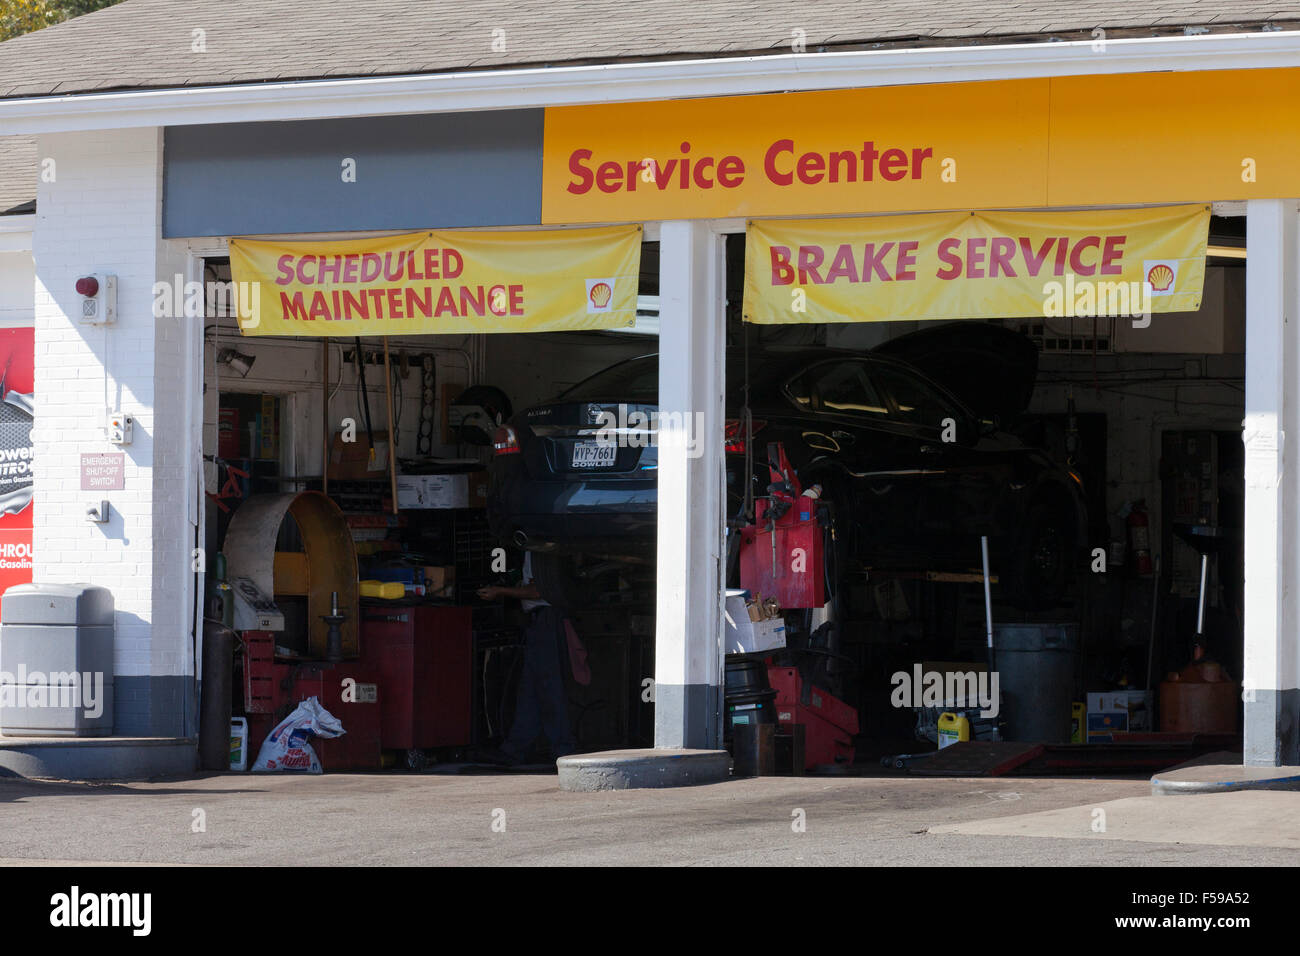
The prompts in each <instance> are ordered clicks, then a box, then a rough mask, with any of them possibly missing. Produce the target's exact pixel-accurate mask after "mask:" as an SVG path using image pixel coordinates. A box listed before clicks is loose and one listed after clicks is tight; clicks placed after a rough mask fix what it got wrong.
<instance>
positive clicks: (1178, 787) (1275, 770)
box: [1151, 754, 1300, 796]
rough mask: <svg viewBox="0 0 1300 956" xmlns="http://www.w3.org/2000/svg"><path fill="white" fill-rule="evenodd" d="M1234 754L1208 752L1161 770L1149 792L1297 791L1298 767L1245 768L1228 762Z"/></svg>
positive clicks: (1298, 780)
mask: <svg viewBox="0 0 1300 956" xmlns="http://www.w3.org/2000/svg"><path fill="white" fill-rule="evenodd" d="M1235 756H1236V754H1211V755H1209V756H1208V757H1203V758H1201V760H1200V761H1193V762H1191V763H1185V764H1180V765H1179V766H1177V767H1172V768H1170V769H1169V770H1162V771H1160V773H1158V774H1156V775H1155V776H1153V777H1152V778H1151V793H1152V794H1153V795H1155V796H1172V795H1175V794H1184V793H1229V792H1231V791H1233V790H1300V767H1247V766H1243V765H1242V764H1240V763H1228V762H1227V760H1229V759H1231V758H1232V757H1235Z"/></svg>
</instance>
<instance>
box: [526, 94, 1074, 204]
mask: <svg viewBox="0 0 1300 956" xmlns="http://www.w3.org/2000/svg"><path fill="white" fill-rule="evenodd" d="M1048 101H1049V87H1048V85H1047V83H1046V82H1044V81H1030V80H1005V81H1002V80H999V81H992V82H983V83H967V84H948V85H939V84H935V85H927V86H890V87H879V88H875V89H858V90H826V91H819V92H811V93H776V94H764V95H756V96H731V97H713V98H707V99H696V100H689V99H688V100H668V101H662V102H650V103H617V104H608V105H598V106H573V107H558V108H549V109H547V111H546V137H545V146H544V149H543V160H542V221H543V222H545V223H562V222H610V221H619V220H632V221H648V220H656V219H711V218H726V217H732V216H809V215H821V214H832V215H835V214H840V213H843V212H846V211H852V212H859V211H867V210H880V211H891V212H900V211H903V210H911V209H935V208H945V209H956V208H965V209H969V208H973V207H976V206H980V205H984V204H986V201H987V199H988V197H989V196H990V195H991V194H996V195H997V196H998V205H1000V206H1042V205H1045V204H1046V202H1047V198H1048V176H1047V164H1048V136H1047V126H1048Z"/></svg>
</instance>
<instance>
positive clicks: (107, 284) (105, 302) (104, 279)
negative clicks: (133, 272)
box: [78, 273, 117, 325]
mask: <svg viewBox="0 0 1300 956" xmlns="http://www.w3.org/2000/svg"><path fill="white" fill-rule="evenodd" d="M87 279H90V280H94V281H93V283H91V284H92V285H93V286H94V289H95V291H94V293H93V294H92V295H86V294H85V293H84V292H83V293H82V294H81V316H80V318H81V321H82V323H83V324H85V325H109V324H111V323H113V322H116V321H117V276H114V275H103V274H100V273H96V274H95V275H90V276H84V277H82V279H81V280H78V292H81V286H80V283H81V282H84V281H85V280H87Z"/></svg>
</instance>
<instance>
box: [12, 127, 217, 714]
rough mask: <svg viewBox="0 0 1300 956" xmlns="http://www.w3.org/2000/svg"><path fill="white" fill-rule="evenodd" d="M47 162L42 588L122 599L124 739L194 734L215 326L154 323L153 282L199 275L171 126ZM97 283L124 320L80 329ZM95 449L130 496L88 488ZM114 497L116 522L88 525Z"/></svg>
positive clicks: (40, 321)
mask: <svg viewBox="0 0 1300 956" xmlns="http://www.w3.org/2000/svg"><path fill="white" fill-rule="evenodd" d="M38 156H39V158H40V160H41V163H42V167H43V169H45V170H46V173H45V174H44V175H43V176H42V179H41V182H40V184H39V187H38V192H37V204H36V206H37V210H38V211H37V214H36V225H35V231H34V233H33V252H34V257H35V261H36V296H35V326H36V332H35V343H36V396H35V403H36V428H35V435H34V446H35V463H34V496H35V507H36V510H35V513H34V518H35V528H34V530H33V533H32V537H33V565H34V567H33V578H34V580H35V581H37V582H38V583H59V582H64V583H67V582H81V581H85V582H89V583H91V584H98V585H102V586H104V587H107V588H108V589H109V590H110V591H112V592H113V597H114V600H115V602H116V611H117V631H116V637H115V641H114V654H113V663H114V667H113V670H114V673H113V688H114V728H115V730H114V732H115V733H116V734H118V735H119V736H158V737H182V736H188V735H192V734H193V733H194V731H195V728H194V725H193V720H192V715H193V714H194V713H196V707H195V702H194V699H193V698H194V639H193V630H194V619H195V614H194V610H193V604H194V587H195V579H194V572H193V570H192V561H193V558H192V552H193V548H194V546H195V545H194V530H193V528H194V525H193V516H194V515H195V514H196V513H197V503H196V502H194V501H192V499H193V498H194V496H195V495H196V494H197V488H196V481H197V476H196V475H195V474H194V473H195V464H196V456H197V454H198V447H197V446H196V445H195V444H194V441H195V437H196V433H195V430H194V429H193V427H192V422H191V416H192V414H193V412H194V410H195V405H196V403H197V401H198V398H197V390H198V389H199V388H200V387H201V379H198V380H196V379H195V377H194V376H195V369H196V368H197V364H196V362H195V361H194V358H195V357H196V356H197V354H198V350H199V349H200V348H201V340H202V319H201V318H197V317H196V318H193V319H186V318H184V317H183V316H177V315H168V316H167V317H164V318H155V316H154V305H155V293H154V284H155V283H156V282H159V281H162V282H166V283H168V288H171V284H172V283H173V282H174V280H175V276H176V275H177V274H180V275H181V277H182V280H183V279H184V277H185V275H186V274H187V269H188V268H189V267H190V266H189V262H188V259H187V256H186V254H185V250H184V248H183V245H182V244H180V243H177V242H174V241H168V240H164V239H163V238H162V235H161V227H160V224H161V219H162V193H163V136H162V130H161V129H157V128H147V127H146V128H139V129H128V130H113V131H103V132H84V133H58V134H49V135H44V136H42V137H40V139H39V141H38ZM89 273H104V274H111V275H115V276H116V277H117V308H118V313H117V320H116V322H114V323H113V324H112V325H108V326H92V325H86V324H84V323H83V322H82V321H81V318H80V316H81V298H80V296H79V295H78V294H77V292H76V289H75V283H76V280H77V277H78V276H82V275H86V274H89ZM110 409H113V410H120V411H122V412H124V413H127V414H130V415H132V416H133V417H134V419H135V427H134V438H133V440H132V442H131V443H130V444H129V445H122V446H117V445H112V444H110V443H109V442H108V436H107V433H106V430H105V427H104V425H105V416H106V413H107V412H108V410H110ZM86 453H94V454H105V453H108V454H115V455H116V454H121V455H123V456H124V477H123V487H122V488H121V489H118V490H113V491H104V492H90V491H83V490H82V489H81V484H80V458H81V455H82V454H86ZM103 499H107V500H108V502H109V520H108V521H107V522H106V523H104V524H92V523H90V522H88V521H87V520H86V509H87V507H89V506H90V505H91V504H92V503H94V504H97V503H98V502H99V501H100V500H103Z"/></svg>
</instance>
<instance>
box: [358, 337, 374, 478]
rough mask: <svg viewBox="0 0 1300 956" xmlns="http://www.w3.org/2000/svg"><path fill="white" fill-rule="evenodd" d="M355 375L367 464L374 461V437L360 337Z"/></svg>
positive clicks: (364, 359)
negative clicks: (359, 397)
mask: <svg viewBox="0 0 1300 956" xmlns="http://www.w3.org/2000/svg"><path fill="white" fill-rule="evenodd" d="M357 374H358V375H359V376H360V378H361V404H362V407H363V408H364V409H365V418H366V447H367V449H369V452H370V454H369V457H368V458H367V459H366V460H367V462H368V463H369V464H374V461H375V436H374V429H373V428H372V427H371V425H370V393H369V392H368V391H367V389H366V354H365V353H364V352H363V351H361V336H359V335H358V336H357Z"/></svg>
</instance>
